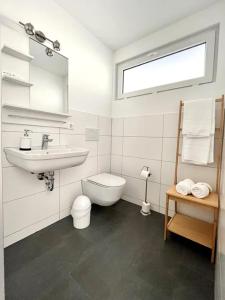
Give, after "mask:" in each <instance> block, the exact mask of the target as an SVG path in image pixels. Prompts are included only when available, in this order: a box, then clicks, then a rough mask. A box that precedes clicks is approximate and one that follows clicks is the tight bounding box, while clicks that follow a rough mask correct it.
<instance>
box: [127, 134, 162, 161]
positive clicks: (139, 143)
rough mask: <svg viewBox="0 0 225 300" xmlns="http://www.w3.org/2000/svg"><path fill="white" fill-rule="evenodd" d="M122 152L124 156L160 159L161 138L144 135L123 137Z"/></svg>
mask: <svg viewBox="0 0 225 300" xmlns="http://www.w3.org/2000/svg"><path fill="white" fill-rule="evenodd" d="M123 154H124V155H125V156H134V157H139V158H148V159H155V160H161V156H162V139H161V138H145V137H124V143H123Z"/></svg>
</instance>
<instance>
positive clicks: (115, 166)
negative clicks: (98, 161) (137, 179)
mask: <svg viewBox="0 0 225 300" xmlns="http://www.w3.org/2000/svg"><path fill="white" fill-rule="evenodd" d="M122 158H123V157H122V156H121V155H112V156H111V172H112V173H116V174H121V172H122Z"/></svg>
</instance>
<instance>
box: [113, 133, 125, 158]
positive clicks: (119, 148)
mask: <svg viewBox="0 0 225 300" xmlns="http://www.w3.org/2000/svg"><path fill="white" fill-rule="evenodd" d="M111 152H112V154H113V155H122V153H123V137H118V136H117V137H115V136H113V137H112V149H111Z"/></svg>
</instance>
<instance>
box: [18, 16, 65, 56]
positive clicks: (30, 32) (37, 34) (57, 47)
mask: <svg viewBox="0 0 225 300" xmlns="http://www.w3.org/2000/svg"><path fill="white" fill-rule="evenodd" d="M19 24H20V25H22V26H23V27H24V29H25V31H26V33H27V34H28V35H34V36H35V38H36V40H37V41H38V42H40V43H44V42H45V41H49V42H50V43H51V44H52V47H53V48H54V50H56V51H60V42H59V41H58V40H55V41H52V40H51V39H49V38H48V37H46V36H45V34H44V33H43V32H42V31H39V30H35V31H34V26H33V25H32V24H31V23H23V22H21V21H20V22H19ZM50 50H51V49H50V48H47V49H46V54H47V55H48V56H53V52H52V50H51V51H50Z"/></svg>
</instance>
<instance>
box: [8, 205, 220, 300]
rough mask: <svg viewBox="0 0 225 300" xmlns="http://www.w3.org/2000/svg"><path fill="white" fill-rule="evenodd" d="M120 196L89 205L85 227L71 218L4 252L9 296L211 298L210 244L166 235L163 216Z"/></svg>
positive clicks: (23, 299)
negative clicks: (103, 203)
mask: <svg viewBox="0 0 225 300" xmlns="http://www.w3.org/2000/svg"><path fill="white" fill-rule="evenodd" d="M139 210H140V208H139V207H138V206H136V205H133V204H130V203H127V202H125V201H120V202H119V203H117V204H116V205H114V206H112V207H106V208H104V207H97V206H93V208H92V219H91V226H90V227H89V228H87V229H84V230H76V229H74V228H73V226H72V219H71V218H70V217H68V218H66V219H64V220H61V221H60V222H58V223H56V224H54V225H52V226H49V227H48V228H46V229H44V230H42V231H40V232H38V233H36V234H34V235H32V236H30V237H28V238H26V239H25V240H23V241H20V242H18V243H17V244H15V245H12V246H10V247H8V248H7V249H6V250H5V269H6V299H8V300H14V299H16V300H36V299H43V300H44V299H45V300H47V299H48V300H50V299H54V300H57V299H60V300H63V299H65V300H70V299H73V300H83V299H97V300H142V299H146V300H150V299H153V300H157V299H162V300H166V299H176V300H183V299H188V300H190V299H198V300H201V299H204V300H208V299H213V286H214V267H213V265H211V264H210V253H209V250H207V249H205V248H204V247H201V246H198V245H197V244H194V243H192V242H189V241H187V240H184V239H182V238H178V237H176V236H172V235H171V236H170V238H169V240H168V241H167V242H164V241H163V216H162V215H160V214H157V213H153V214H152V215H151V216H149V217H143V216H141V214H140V213H139Z"/></svg>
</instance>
